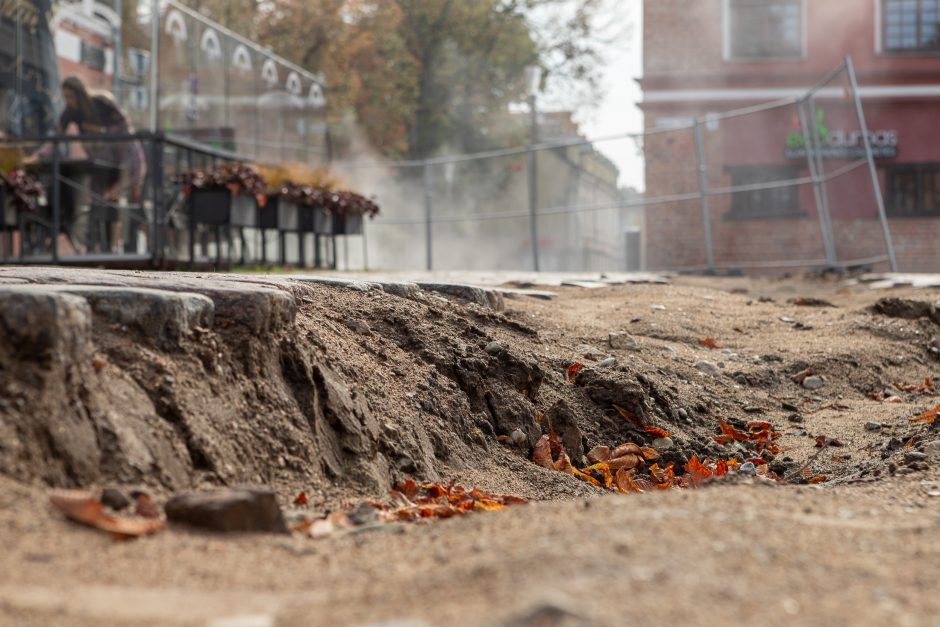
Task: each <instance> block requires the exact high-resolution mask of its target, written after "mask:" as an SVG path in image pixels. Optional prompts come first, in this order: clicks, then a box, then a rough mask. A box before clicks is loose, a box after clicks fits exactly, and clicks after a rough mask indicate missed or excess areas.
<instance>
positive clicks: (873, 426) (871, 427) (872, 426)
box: [865, 422, 881, 431]
mask: <svg viewBox="0 0 940 627" xmlns="http://www.w3.org/2000/svg"><path fill="white" fill-rule="evenodd" d="M865 431H881V424H880V423H877V422H866V423H865Z"/></svg>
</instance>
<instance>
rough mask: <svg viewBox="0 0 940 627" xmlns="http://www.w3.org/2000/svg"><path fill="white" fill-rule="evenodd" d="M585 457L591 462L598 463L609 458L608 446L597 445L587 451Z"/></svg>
mask: <svg viewBox="0 0 940 627" xmlns="http://www.w3.org/2000/svg"><path fill="white" fill-rule="evenodd" d="M587 458H588V460H589V461H590V462H591V463H592V464H599V463H601V462H606V461H607V460H608V459H610V447H609V446H603V445H598V446H595V447H594V448H592V449H591V450H590V451H588V453H587Z"/></svg>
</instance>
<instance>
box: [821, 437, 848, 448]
mask: <svg viewBox="0 0 940 627" xmlns="http://www.w3.org/2000/svg"><path fill="white" fill-rule="evenodd" d="M825 446H835V447H839V446H845V445H844V444H842V442H841V441H839V440H836V439H835V438H830V437H827V436H825V435H820V436H817V437H816V448H823V447H825Z"/></svg>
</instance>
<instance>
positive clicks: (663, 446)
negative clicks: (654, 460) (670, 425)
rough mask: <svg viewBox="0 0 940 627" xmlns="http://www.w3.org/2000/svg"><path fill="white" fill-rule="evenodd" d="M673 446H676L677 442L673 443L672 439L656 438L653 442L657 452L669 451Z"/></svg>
mask: <svg viewBox="0 0 940 627" xmlns="http://www.w3.org/2000/svg"><path fill="white" fill-rule="evenodd" d="M673 446H675V442H673V441H672V438H656V439H655V440H653V448H654V449H656V450H657V451H668V450H669V449H671V448H672V447H673Z"/></svg>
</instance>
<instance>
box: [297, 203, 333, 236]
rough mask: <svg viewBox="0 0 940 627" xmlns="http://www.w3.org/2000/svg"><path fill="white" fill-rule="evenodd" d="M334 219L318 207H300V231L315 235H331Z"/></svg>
mask: <svg viewBox="0 0 940 627" xmlns="http://www.w3.org/2000/svg"><path fill="white" fill-rule="evenodd" d="M334 222H335V218H334V217H333V214H331V213H328V212H326V211H324V210H323V209H320V208H319V207H301V209H300V230H301V231H303V232H304V233H314V234H315V235H331V234H332V233H333V224H334Z"/></svg>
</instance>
